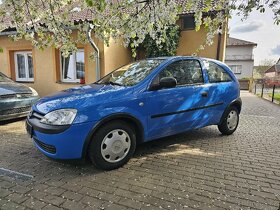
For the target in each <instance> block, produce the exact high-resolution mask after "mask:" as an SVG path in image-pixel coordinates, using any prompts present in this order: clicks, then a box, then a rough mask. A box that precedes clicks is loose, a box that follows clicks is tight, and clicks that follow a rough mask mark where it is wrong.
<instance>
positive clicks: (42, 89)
mask: <svg viewBox="0 0 280 210" xmlns="http://www.w3.org/2000/svg"><path fill="white" fill-rule="evenodd" d="M95 41H96V44H97V46H98V47H99V49H100V61H101V62H100V66H101V69H104V68H105V65H104V44H103V42H101V41H99V40H95ZM0 45H1V47H2V48H3V53H0V72H2V73H4V74H5V75H7V76H8V77H10V78H12V79H13V80H16V76H15V65H14V52H16V51H26V50H28V51H32V58H33V66H34V82H21V83H23V84H25V85H27V86H29V87H32V88H34V89H35V90H37V92H38V93H39V95H40V96H45V95H49V94H52V93H54V92H57V91H60V90H64V89H68V88H71V87H74V86H78V85H80V84H79V83H63V82H61V80H60V57H59V51H58V50H56V49H54V48H46V49H44V50H38V49H35V48H34V47H32V45H31V43H30V42H29V41H26V40H19V41H16V42H13V41H11V40H10V38H8V37H7V36H0ZM78 48H83V49H84V52H85V78H86V81H85V82H86V83H92V82H94V81H96V72H95V61H94V60H92V59H90V53H91V52H93V49H92V47H91V46H90V45H89V44H86V45H78Z"/></svg>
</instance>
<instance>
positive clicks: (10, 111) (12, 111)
mask: <svg viewBox="0 0 280 210" xmlns="http://www.w3.org/2000/svg"><path fill="white" fill-rule="evenodd" d="M30 109H31V106H25V107H19V108H13V109H6V110H2V111H0V115H10V114H21V113H24V112H28V111H29V110H30Z"/></svg>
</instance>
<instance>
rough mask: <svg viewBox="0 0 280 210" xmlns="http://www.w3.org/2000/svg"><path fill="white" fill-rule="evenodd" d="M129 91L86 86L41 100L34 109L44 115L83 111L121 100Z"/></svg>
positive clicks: (122, 88) (121, 88)
mask: <svg viewBox="0 0 280 210" xmlns="http://www.w3.org/2000/svg"><path fill="white" fill-rule="evenodd" d="M128 89H132V88H131V87H122V86H115V85H100V84H91V85H84V86H80V87H75V88H70V89H67V90H64V91H60V92H58V93H56V94H54V95H51V96H46V97H44V98H41V99H40V100H39V101H38V102H37V103H36V104H35V106H34V107H35V109H37V111H39V112H41V113H42V114H46V113H49V112H51V111H53V110H57V109H67V108H72V109H73V108H74V109H77V110H81V109H83V108H86V107H90V106H92V105H94V104H98V103H105V102H109V101H112V100H114V99H117V98H119V97H120V95H129V94H130V91H127V90H128Z"/></svg>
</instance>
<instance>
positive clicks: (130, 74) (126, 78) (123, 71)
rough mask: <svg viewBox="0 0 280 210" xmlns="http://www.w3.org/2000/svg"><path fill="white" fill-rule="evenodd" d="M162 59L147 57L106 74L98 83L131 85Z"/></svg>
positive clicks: (136, 82)
mask: <svg viewBox="0 0 280 210" xmlns="http://www.w3.org/2000/svg"><path fill="white" fill-rule="evenodd" d="M163 61H164V60H161V59H148V60H142V61H138V62H135V63H131V64H128V65H126V66H123V67H121V68H119V69H117V70H115V71H113V72H112V73H110V74H108V75H107V76H105V77H104V78H102V79H101V80H99V81H98V82H97V83H98V84H112V85H120V86H133V85H136V84H138V83H139V82H141V81H142V80H143V79H145V78H146V77H147V76H148V75H149V74H150V73H151V72H152V71H153V70H154V69H155V68H156V67H157V66H158V65H159V64H161V63H162V62H163Z"/></svg>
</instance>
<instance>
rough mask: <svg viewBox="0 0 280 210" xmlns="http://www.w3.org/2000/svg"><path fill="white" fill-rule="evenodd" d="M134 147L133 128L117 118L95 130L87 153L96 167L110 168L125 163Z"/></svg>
mask: <svg viewBox="0 0 280 210" xmlns="http://www.w3.org/2000/svg"><path fill="white" fill-rule="evenodd" d="M135 148H136V135H135V130H134V128H133V127H132V126H130V125H129V124H128V123H127V122H125V121H122V120H117V121H112V122H109V123H107V124H105V125H103V126H102V127H101V128H100V129H98V130H97V132H96V133H95V134H94V135H93V137H92V140H91V143H90V145H89V149H88V155H89V158H90V160H91V161H92V163H93V164H94V165H95V166H96V167H98V168H101V169H104V170H112V169H116V168H119V167H121V166H123V165H124V164H126V163H127V162H128V161H129V159H130V158H131V157H132V155H133V154H134V151H135Z"/></svg>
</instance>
